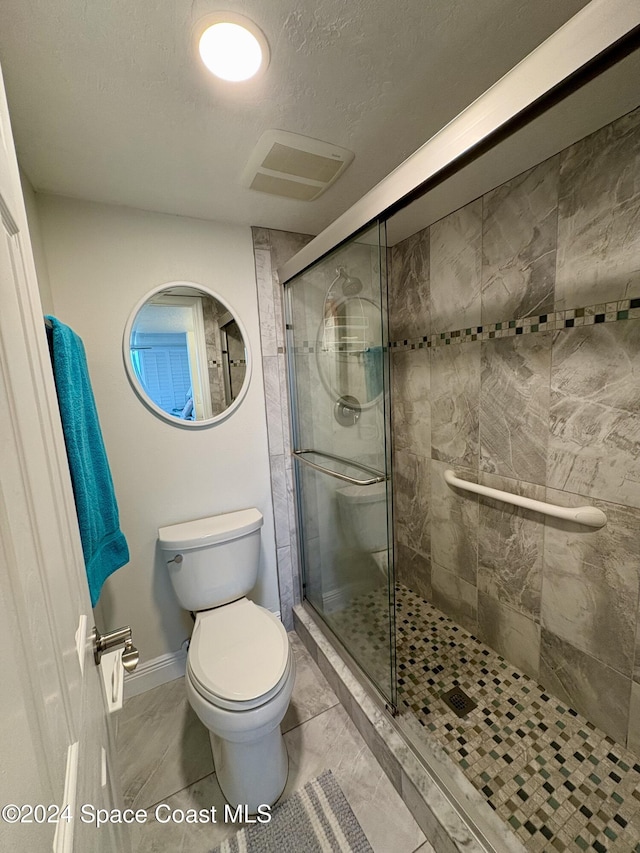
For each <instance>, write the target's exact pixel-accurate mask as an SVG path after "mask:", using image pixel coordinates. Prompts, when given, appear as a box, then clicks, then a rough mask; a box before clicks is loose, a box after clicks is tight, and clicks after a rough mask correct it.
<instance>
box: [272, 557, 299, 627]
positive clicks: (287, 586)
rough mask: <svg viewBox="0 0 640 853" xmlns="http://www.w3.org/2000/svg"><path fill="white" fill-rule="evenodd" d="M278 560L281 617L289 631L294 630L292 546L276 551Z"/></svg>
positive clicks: (294, 602)
mask: <svg viewBox="0 0 640 853" xmlns="http://www.w3.org/2000/svg"><path fill="white" fill-rule="evenodd" d="M276 558H277V561H278V590H279V593H280V618H281V619H282V622H283V624H284V627H285V628H286V629H287V631H293V607H294V604H297V602H296V601H294V596H293V585H294V582H295V581H294V578H293V572H292V564H291V546H289V545H286V546H285V547H284V548H278V549H277V551H276Z"/></svg>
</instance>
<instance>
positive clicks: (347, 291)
mask: <svg viewBox="0 0 640 853" xmlns="http://www.w3.org/2000/svg"><path fill="white" fill-rule="evenodd" d="M336 273H337V276H336V278H334V280H333V282H332V284H331V287H333V285H334V284H338V285H339V286H340V289H341V290H342V295H343V296H355V295H356V294H357V293H360V291H361V290H362V282H361V281H360V279H359V278H357V277H356V276H354V275H349V273H348V272H347V271H346V269H345V268H344V267H338V269H337V270H336Z"/></svg>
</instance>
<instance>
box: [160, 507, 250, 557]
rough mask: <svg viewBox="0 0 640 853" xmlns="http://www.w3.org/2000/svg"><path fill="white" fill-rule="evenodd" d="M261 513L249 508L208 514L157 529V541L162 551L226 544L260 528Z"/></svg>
mask: <svg viewBox="0 0 640 853" xmlns="http://www.w3.org/2000/svg"><path fill="white" fill-rule="evenodd" d="M263 521H264V519H263V517H262V513H261V512H260V511H259V510H257V509H255V507H252V508H251V509H241V510H237V511H236V512H225V513H223V514H222V515H211V516H208V517H207V518H198V519H196V520H195V521H183V522H182V523H181V524H170V525H168V526H167V527H160V528H159V529H158V541H159V542H160V547H161V548H163V549H164V550H165V551H186V550H188V549H189V548H204V547H205V546H207V545H213V544H215V543H216V542H228V541H229V540H230V539H238V538H239V537H240V536H246V535H247V534H248V533H252V532H253V531H254V530H258V529H259V528H260V527H262V523H263Z"/></svg>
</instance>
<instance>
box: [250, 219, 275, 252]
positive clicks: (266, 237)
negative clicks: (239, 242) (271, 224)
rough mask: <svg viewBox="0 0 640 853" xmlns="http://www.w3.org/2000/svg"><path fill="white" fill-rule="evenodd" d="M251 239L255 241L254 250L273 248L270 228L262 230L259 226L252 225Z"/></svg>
mask: <svg viewBox="0 0 640 853" xmlns="http://www.w3.org/2000/svg"><path fill="white" fill-rule="evenodd" d="M251 238H252V240H253V248H254V249H270V248H271V232H270V231H269V229H268V228H260V227H259V226H256V225H252V226H251Z"/></svg>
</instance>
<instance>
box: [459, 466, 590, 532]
mask: <svg viewBox="0 0 640 853" xmlns="http://www.w3.org/2000/svg"><path fill="white" fill-rule="evenodd" d="M444 479H445V482H446V483H448V484H449V485H450V486H455V487H456V488H457V489H465V491H467V492H474V494H476V495H484V496H485V497H487V498H493V499H494V500H498V501H504V502H505V503H508V504H514V505H515V506H522V507H524V508H525V509H530V510H533V511H534V512H540V513H542V514H543V515H551V516H553V517H554V518H563V519H565V520H566V521H574V522H575V523H576V524H586V525H587V527H604V525H605V524H606V523H607V516H606V515H605V514H604V512H603V511H602V510H601V509H598V508H597V507H595V506H574V507H567V506H557V505H556V504H551V503H547V502H546V501H536V500H534V499H533V498H524V497H522V496H521V495H514V494H513V492H504V491H502V489H492V488H491V487H490V486H481V485H479V484H478V483H470V482H469V481H468V480H462V479H460V477H456V475H455V472H454V471H451V470H450V469H447V470H446V471H445V472H444Z"/></svg>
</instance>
